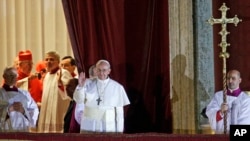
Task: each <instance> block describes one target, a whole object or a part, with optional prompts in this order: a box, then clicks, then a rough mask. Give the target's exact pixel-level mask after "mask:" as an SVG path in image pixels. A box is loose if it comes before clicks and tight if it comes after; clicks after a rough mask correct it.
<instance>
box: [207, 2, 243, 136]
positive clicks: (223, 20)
mask: <svg viewBox="0 0 250 141" xmlns="http://www.w3.org/2000/svg"><path fill="white" fill-rule="evenodd" d="M219 10H220V11H221V18H220V19H215V18H213V17H211V18H210V19H209V20H208V23H209V24H211V25H213V24H221V31H220V32H219V34H220V35H221V42H220V44H219V46H220V47H221V48H222V51H221V52H220V55H219V57H220V58H222V59H223V70H222V72H223V102H224V103H227V98H226V96H227V83H226V75H227V74H226V73H227V67H226V59H227V58H229V53H228V52H227V47H228V46H230V44H229V43H227V35H228V34H229V33H230V32H228V31H227V24H228V23H234V25H235V26H237V24H238V23H239V22H241V21H242V20H241V19H239V18H238V17H237V15H235V16H234V18H227V17H226V14H227V10H229V8H228V7H227V6H226V5H225V3H223V5H222V6H221V7H220V9H219ZM223 120H224V134H226V133H227V113H226V112H225V113H224V119H223Z"/></svg>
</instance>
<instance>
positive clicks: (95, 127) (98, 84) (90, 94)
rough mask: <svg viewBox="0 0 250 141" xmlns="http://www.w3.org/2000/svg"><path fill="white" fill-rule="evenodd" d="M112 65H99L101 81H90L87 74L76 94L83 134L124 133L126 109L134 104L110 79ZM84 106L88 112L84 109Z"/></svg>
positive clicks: (98, 70)
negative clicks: (125, 107)
mask: <svg viewBox="0 0 250 141" xmlns="http://www.w3.org/2000/svg"><path fill="white" fill-rule="evenodd" d="M110 72H111V69H110V64H109V62H108V61H106V60H99V61H98V62H97V63H96V73H97V78H94V79H86V78H85V74H84V73H83V72H81V73H80V76H79V84H78V86H77V88H76V90H75V93H74V100H75V101H76V102H77V103H78V105H77V106H76V113H75V117H76V120H77V122H79V123H80V124H81V132H82V133H84V132H123V128H124V109H123V108H124V106H125V105H128V104H130V102H129V100H128V97H127V94H126V92H125V90H124V88H123V86H122V85H121V84H119V83H118V82H116V81H114V80H112V79H111V78H109V74H110ZM83 104H84V110H83V106H82V105H83Z"/></svg>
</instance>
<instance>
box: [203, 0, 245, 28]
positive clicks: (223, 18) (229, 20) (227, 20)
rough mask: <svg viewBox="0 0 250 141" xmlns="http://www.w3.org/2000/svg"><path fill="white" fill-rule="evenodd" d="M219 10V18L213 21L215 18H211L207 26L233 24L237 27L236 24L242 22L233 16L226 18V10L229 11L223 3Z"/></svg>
mask: <svg viewBox="0 0 250 141" xmlns="http://www.w3.org/2000/svg"><path fill="white" fill-rule="evenodd" d="M219 10H220V11H221V18H220V19H215V18H213V17H211V18H209V19H208V21H207V22H208V23H209V24H211V25H213V24H227V23H233V24H234V25H235V26H237V25H238V23H239V22H241V21H242V20H241V19H239V18H238V16H237V15H235V16H234V18H227V16H226V14H227V10H229V8H228V7H227V6H226V4H225V3H223V5H222V6H221V7H220V9H219Z"/></svg>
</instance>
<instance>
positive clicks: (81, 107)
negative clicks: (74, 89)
mask: <svg viewBox="0 0 250 141" xmlns="http://www.w3.org/2000/svg"><path fill="white" fill-rule="evenodd" d="M83 110H84V104H77V103H76V107H75V120H76V121H77V122H78V124H81V120H82V115H83Z"/></svg>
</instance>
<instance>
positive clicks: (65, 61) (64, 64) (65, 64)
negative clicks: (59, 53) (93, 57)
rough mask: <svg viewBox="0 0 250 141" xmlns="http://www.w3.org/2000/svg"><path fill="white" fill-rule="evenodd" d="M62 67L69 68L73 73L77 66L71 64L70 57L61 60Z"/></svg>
mask: <svg viewBox="0 0 250 141" xmlns="http://www.w3.org/2000/svg"><path fill="white" fill-rule="evenodd" d="M61 68H63V69H66V70H68V71H69V72H70V73H71V74H72V73H74V71H75V66H73V65H71V63H70V59H69V58H68V59H63V60H62V61H61Z"/></svg>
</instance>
